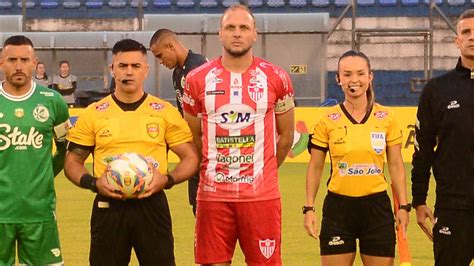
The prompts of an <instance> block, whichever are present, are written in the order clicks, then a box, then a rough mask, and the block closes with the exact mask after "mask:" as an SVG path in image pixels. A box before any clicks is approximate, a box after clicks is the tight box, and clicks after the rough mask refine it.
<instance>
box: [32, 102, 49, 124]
mask: <svg viewBox="0 0 474 266" xmlns="http://www.w3.org/2000/svg"><path fill="white" fill-rule="evenodd" d="M33 117H34V118H35V119H36V120H37V121H38V122H46V120H48V118H49V111H48V108H46V107H45V106H44V105H42V104H38V105H37V106H36V107H35V109H33Z"/></svg>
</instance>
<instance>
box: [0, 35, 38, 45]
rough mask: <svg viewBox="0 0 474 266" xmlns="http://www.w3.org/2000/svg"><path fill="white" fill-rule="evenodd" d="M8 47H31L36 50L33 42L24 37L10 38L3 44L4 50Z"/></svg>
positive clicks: (14, 36)
mask: <svg viewBox="0 0 474 266" xmlns="http://www.w3.org/2000/svg"><path fill="white" fill-rule="evenodd" d="M8 45H16V46H19V45H29V46H31V47H32V48H34V46H33V42H32V41H31V40H30V39H29V38H28V37H26V36H24V35H13V36H10V37H8V39H6V40H5V42H4V43H3V48H5V47H7V46H8Z"/></svg>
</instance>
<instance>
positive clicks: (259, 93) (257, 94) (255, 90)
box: [248, 84, 265, 102]
mask: <svg viewBox="0 0 474 266" xmlns="http://www.w3.org/2000/svg"><path fill="white" fill-rule="evenodd" d="M248 91H249V96H250V98H251V99H252V101H254V102H258V101H259V100H260V99H262V97H263V94H264V93H265V90H264V89H263V88H261V87H258V85H257V84H255V85H251V86H249V87H248Z"/></svg>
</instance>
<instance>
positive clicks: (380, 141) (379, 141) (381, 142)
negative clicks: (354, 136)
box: [370, 132, 387, 154]
mask: <svg viewBox="0 0 474 266" xmlns="http://www.w3.org/2000/svg"><path fill="white" fill-rule="evenodd" d="M370 144H371V145H372V149H373V150H374V151H375V152H376V153H377V154H381V153H382V151H383V150H384V149H385V146H386V145H387V144H386V142H385V133H383V132H370Z"/></svg>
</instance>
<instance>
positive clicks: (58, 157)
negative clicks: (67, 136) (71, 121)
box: [53, 141, 66, 176]
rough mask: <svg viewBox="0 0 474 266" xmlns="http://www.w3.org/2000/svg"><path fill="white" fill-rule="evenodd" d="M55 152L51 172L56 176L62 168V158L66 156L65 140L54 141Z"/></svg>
mask: <svg viewBox="0 0 474 266" xmlns="http://www.w3.org/2000/svg"><path fill="white" fill-rule="evenodd" d="M55 144H56V152H55V153H54V155H53V174H54V176H57V175H58V174H59V173H60V172H61V170H63V168H64V160H65V157H66V141H62V142H58V141H56V142H55Z"/></svg>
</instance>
